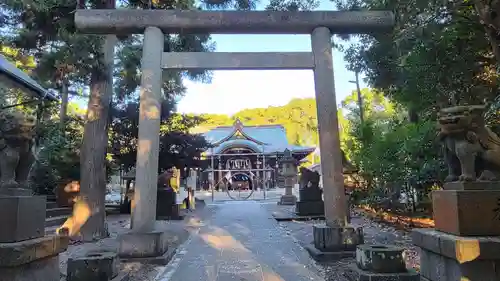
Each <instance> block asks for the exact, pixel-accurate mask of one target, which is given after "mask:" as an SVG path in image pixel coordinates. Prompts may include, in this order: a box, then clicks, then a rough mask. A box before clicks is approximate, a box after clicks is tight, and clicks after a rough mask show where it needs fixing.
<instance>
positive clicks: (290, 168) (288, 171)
mask: <svg viewBox="0 0 500 281" xmlns="http://www.w3.org/2000/svg"><path fill="white" fill-rule="evenodd" d="M281 168H282V175H283V177H284V178H285V194H284V195H283V196H281V199H280V202H279V204H280V205H295V203H296V202H297V197H295V195H293V193H292V189H293V186H294V183H295V181H294V180H295V177H296V176H297V160H295V158H293V156H292V152H291V151H290V150H288V149H286V150H285V152H284V153H283V158H282V159H281Z"/></svg>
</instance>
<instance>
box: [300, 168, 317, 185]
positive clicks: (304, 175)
mask: <svg viewBox="0 0 500 281" xmlns="http://www.w3.org/2000/svg"><path fill="white" fill-rule="evenodd" d="M299 170H300V180H299V186H300V188H310V187H312V188H319V181H320V175H319V173H318V172H316V171H311V170H309V169H307V168H304V167H300V169H299Z"/></svg>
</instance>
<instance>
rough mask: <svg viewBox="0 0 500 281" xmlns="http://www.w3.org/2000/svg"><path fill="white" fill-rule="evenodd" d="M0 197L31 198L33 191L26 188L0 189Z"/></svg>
mask: <svg viewBox="0 0 500 281" xmlns="http://www.w3.org/2000/svg"><path fill="white" fill-rule="evenodd" d="M0 195H4V196H33V190H31V189H27V188H8V187H7V188H0Z"/></svg>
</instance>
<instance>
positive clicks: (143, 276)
mask: <svg viewBox="0 0 500 281" xmlns="http://www.w3.org/2000/svg"><path fill="white" fill-rule="evenodd" d="M209 214H210V208H203V209H199V210H196V211H195V212H193V213H190V214H188V215H187V216H186V218H185V219H184V220H183V221H161V222H157V224H159V225H158V226H159V227H161V228H162V229H166V230H167V232H169V233H170V241H169V247H174V248H177V247H178V246H179V245H180V244H182V243H183V242H184V241H185V240H186V239H187V238H188V237H189V232H190V231H192V230H194V229H196V228H197V227H198V224H199V222H200V221H201V220H202V218H203V217H204V216H205V215H209ZM106 221H107V224H108V230H109V233H110V237H108V238H105V239H102V240H99V241H97V242H94V243H82V242H77V241H73V242H72V243H71V245H70V246H69V247H68V250H67V251H66V252H64V253H61V254H60V256H59V267H60V270H61V281H63V280H66V270H67V263H68V259H69V258H70V257H77V256H83V255H85V254H87V253H95V252H117V250H118V240H117V237H118V235H120V234H122V233H126V232H128V231H129V230H130V229H129V227H130V215H122V214H120V215H108V216H107V218H106ZM163 269H164V266H158V265H148V264H141V263H138V262H127V263H121V268H120V270H121V272H126V273H129V276H130V279H129V280H130V281H154V280H155V279H156V277H157V276H158V275H159V274H161V273H162V271H163Z"/></svg>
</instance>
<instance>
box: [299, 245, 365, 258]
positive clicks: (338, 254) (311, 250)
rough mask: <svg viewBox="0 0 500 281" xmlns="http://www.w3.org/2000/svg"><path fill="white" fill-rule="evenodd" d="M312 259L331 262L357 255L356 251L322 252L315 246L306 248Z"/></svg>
mask: <svg viewBox="0 0 500 281" xmlns="http://www.w3.org/2000/svg"><path fill="white" fill-rule="evenodd" d="M304 248H305V249H306V251H307V252H308V253H309V255H311V257H312V258H313V259H314V260H315V261H318V262H331V261H337V260H340V259H343V258H353V257H354V256H355V255H356V252H354V251H321V250H319V249H317V248H316V247H315V246H314V244H310V245H306V246H304Z"/></svg>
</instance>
